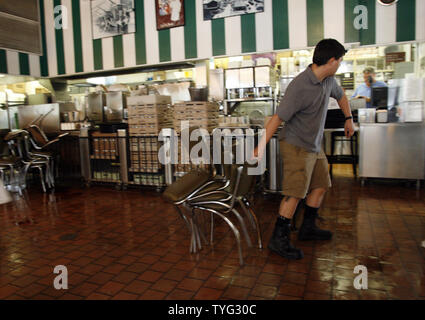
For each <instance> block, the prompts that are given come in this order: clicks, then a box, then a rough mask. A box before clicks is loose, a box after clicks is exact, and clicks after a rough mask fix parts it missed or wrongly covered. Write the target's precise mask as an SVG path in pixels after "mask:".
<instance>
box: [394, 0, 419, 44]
mask: <svg viewBox="0 0 425 320" xmlns="http://www.w3.org/2000/svg"><path fill="white" fill-rule="evenodd" d="M422 1H423V0H422ZM415 9H416V2H415V0H400V1H398V2H397V41H411V40H415V37H416V12H415Z"/></svg>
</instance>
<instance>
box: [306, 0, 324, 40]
mask: <svg viewBox="0 0 425 320" xmlns="http://www.w3.org/2000/svg"><path fill="white" fill-rule="evenodd" d="M323 37H324V23H323V0H307V45H308V46H309V47H313V46H315V45H316V44H317V43H318V42H319V41H320V40H322V39H323Z"/></svg>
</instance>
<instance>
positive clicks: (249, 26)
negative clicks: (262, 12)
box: [241, 14, 257, 52]
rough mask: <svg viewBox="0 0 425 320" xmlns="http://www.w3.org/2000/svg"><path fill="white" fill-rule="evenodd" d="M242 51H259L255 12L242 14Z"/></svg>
mask: <svg viewBox="0 0 425 320" xmlns="http://www.w3.org/2000/svg"><path fill="white" fill-rule="evenodd" d="M241 31H242V52H255V51H257V41H256V34H255V14H245V15H243V16H241Z"/></svg>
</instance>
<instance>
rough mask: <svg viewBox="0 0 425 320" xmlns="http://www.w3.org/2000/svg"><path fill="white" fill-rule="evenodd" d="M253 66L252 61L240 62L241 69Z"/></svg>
mask: <svg viewBox="0 0 425 320" xmlns="http://www.w3.org/2000/svg"><path fill="white" fill-rule="evenodd" d="M254 65H255V63H254V60H242V62H241V67H253V66H254Z"/></svg>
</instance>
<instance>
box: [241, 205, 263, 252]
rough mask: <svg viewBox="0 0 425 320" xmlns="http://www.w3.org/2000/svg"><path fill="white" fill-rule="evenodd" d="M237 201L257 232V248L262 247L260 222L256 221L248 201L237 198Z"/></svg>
mask: <svg viewBox="0 0 425 320" xmlns="http://www.w3.org/2000/svg"><path fill="white" fill-rule="evenodd" d="M239 203H240V205H241V207H242V209H243V210H244V211H245V213H246V214H247V215H248V216H249V217H250V220H251V221H253V222H254V223H253V224H252V226H253V227H254V229H255V231H256V232H257V241H258V248H259V249H262V248H263V240H262V236H261V230H260V224H259V223H258V219H257V216H256V215H255V213H254V211H253V210H252V209H251V206H250V203H249V201H248V200H247V199H239Z"/></svg>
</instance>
